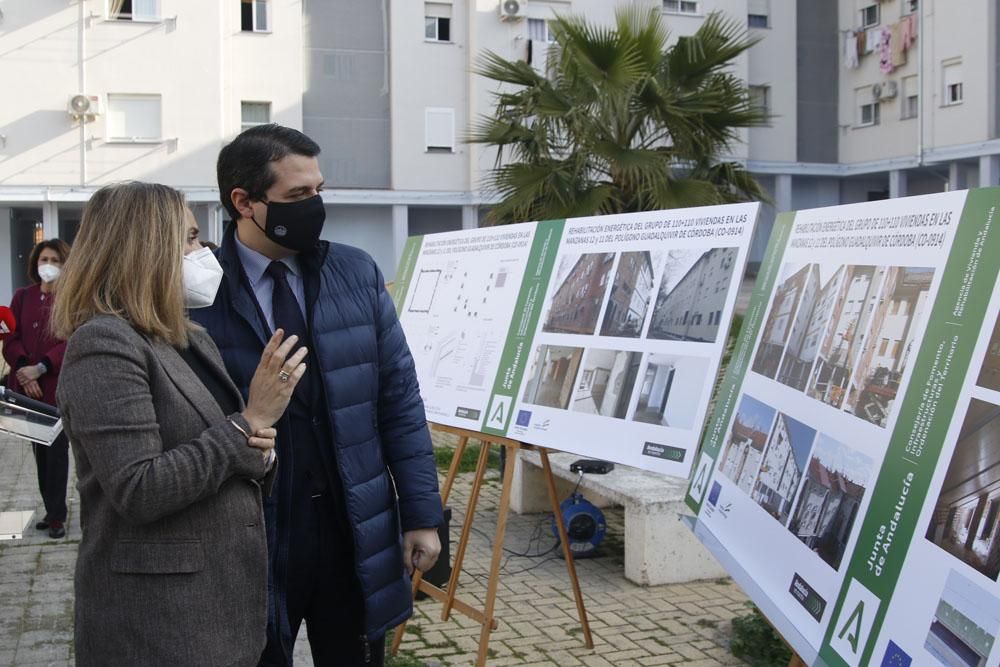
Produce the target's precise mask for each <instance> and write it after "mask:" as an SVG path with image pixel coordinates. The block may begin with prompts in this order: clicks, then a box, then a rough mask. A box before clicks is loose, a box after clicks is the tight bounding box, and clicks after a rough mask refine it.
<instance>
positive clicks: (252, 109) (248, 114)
mask: <svg viewBox="0 0 1000 667" xmlns="http://www.w3.org/2000/svg"><path fill="white" fill-rule="evenodd" d="M270 122H271V103H270V102H240V130H245V129H247V128H248V127H253V126H254V125H265V124H267V123H270Z"/></svg>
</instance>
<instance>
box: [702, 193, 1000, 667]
mask: <svg viewBox="0 0 1000 667" xmlns="http://www.w3.org/2000/svg"><path fill="white" fill-rule="evenodd" d="M997 210H1000V191H998V190H996V189H990V190H981V191H973V192H972V193H971V194H970V193H968V192H952V193H945V194H942V195H928V196H922V197H910V198H904V199H897V200H892V201H884V202H871V203H865V204H854V205H846V206H839V207H833V208H828V209H815V210H810V211H799V212H797V213H791V214H785V215H783V216H782V217H780V218H779V220H778V223H776V226H775V232H774V234H773V235H772V244H771V246H770V247H769V249H768V254H767V256H766V258H765V262H764V264H763V265H762V266H761V271H760V274H759V276H758V285H757V289H756V290H755V293H754V295H753V297H752V298H751V302H750V306H749V310H748V315H747V317H746V320H745V323H744V331H743V333H742V334H741V336H740V340H739V341H738V347H737V350H736V352H735V353H734V355H733V358H734V359H737V360H742V361H737V362H736V363H734V364H733V365H731V367H730V369H729V371H728V373H727V375H726V378H725V379H724V381H723V384H722V387H721V389H720V396H719V399H718V403H717V409H716V411H715V412H714V413H713V416H712V418H711V419H710V421H709V424H708V431H707V435H706V438H705V442H704V443H703V448H702V453H701V455H700V458H699V460H698V462H697V463H696V470H695V472H694V474H693V477H692V484H691V487H690V490H689V505H690V506H691V507H692V509H693V510H695V511H697V513H698V514H697V526H696V533H698V534H699V535H700V536H701V537H702V539H703V540H705V541H706V543H707V544H712V545H716V546H715V548H717V549H720V550H721V551H720V552H719V554H720V557H722V558H723V560H727V559H730V560H729V562H735V563H738V564H739V565H738V567H737V568H736V571H735V572H733V574H734V577H735V578H736V579H737V581H738V582H741V583H742V584H744V585H745V586H746V587H747V589H748V591H751V592H752V596H754V597H755V601H756V602H758V604H759V605H760V606H761V608H762V609H767V610H769V612H770V616H771V617H772V618H771V620H772V622H773V623H774V624H775V625H776V627H778V628H779V630H780V631H782V634H783V635H785V637H786V638H788V639H789V641H792V642H793V647H794V648H795V649H796V651H797V652H798V653H799V654H800V655H802V656H803V657H804V658H806V659H807V661H809V660H814V659H816V657H817V656H820V657H821V658H822V660H823V661H824V663H825V664H837V665H841V664H847V665H861V664H904V665H906V664H911V662H908V661H907V660H908V659H912V664H914V665H917V664H997V661H998V657H997V655H996V652H995V651H993V648H992V647H993V637H995V636H996V632H997V630H998V628H997V627H993V619H1000V616H998V615H996V614H995V613H993V612H992V611H989V610H991V609H994V608H996V607H997V606H996V604H995V602H996V600H997V595H998V589H997V581H996V580H997V573H998V571H1000V538H998V539H996V540H995V541H994V533H995V532H1000V527H998V526H996V524H997V522H998V521H1000V473H997V474H996V475H995V478H994V473H992V472H990V473H988V474H985V475H983V474H980V473H979V472H978V471H981V470H990V461H991V460H992V459H994V458H996V459H997V461H996V463H997V464H998V466H1000V458H998V457H1000V454H998V453H997V452H1000V445H998V443H1000V419H998V416H1000V409H998V408H997V406H998V405H1000V400H997V399H1000V392H997V391H995V390H994V389H991V388H989V387H987V386H981V385H988V384H990V383H991V382H992V381H993V378H995V377H996V374H995V369H996V368H997V349H998V345H997V340H996V335H995V329H996V327H997V314H996V308H997V307H1000V305H997V304H994V305H991V306H990V307H989V312H987V303H988V302H989V301H990V297H991V295H993V294H994V288H995V280H996V276H997V268H996V266H995V265H994V266H990V263H983V262H982V261H981V259H980V258H981V257H983V256H985V255H986V253H987V248H990V249H992V252H994V253H1000V230H996V229H995V228H994V226H993V220H992V217H993V215H994V213H995V212H996V211H997ZM993 256H1000V255H993ZM859 259H860V260H862V261H858V260H859ZM993 264H995V263H993ZM994 301H995V299H994ZM984 318H985V319H984ZM985 320H989V321H985ZM980 325H981V330H980ZM974 347H975V348H976V350H977V351H976V355H975V356H973V355H972V349H973V348H974ZM970 357H972V359H973V363H972V364H971V365H970V364H969V358H970ZM963 364H964V365H963ZM977 382H978V383H979V384H977ZM949 388H950V389H949ZM967 395H968V396H967ZM988 399H992V402H991V401H990V400H988ZM949 401H950V402H952V403H955V404H956V405H955V406H954V407H953V409H950V410H949V408H948V405H949ZM995 419H996V421H995V422H994V420H995ZM993 429H996V430H993ZM952 450H954V451H952ZM987 450H989V451H987ZM948 457H950V459H951V460H950V461H949V460H945V459H946V458H948ZM939 458H940V460H939ZM932 475H933V476H934V479H933V480H932ZM994 485H995V486H994ZM994 500H996V501H997V502H996V504H995V505H994ZM918 514H919V515H920V518H919V520H918V517H917V515H918ZM918 524H919V525H918ZM917 554H922V555H917ZM991 559H992V560H991ZM904 564H905V565H904ZM929 570H931V571H932V573H929ZM956 572H957V574H958V575H960V576H961V577H962V579H956V578H954V577H951V578H949V577H950V575H951V574H952V573H956ZM991 575H992V576H991ZM977 578H978V579H977ZM741 580H742V581H741ZM984 580H985V581H984ZM897 582H898V583H897ZM904 591H905V593H904ZM970 596H971V597H970ZM977 596H978V597H977ZM970 599H972V600H978V601H977V602H970ZM901 600H905V601H901ZM983 601H991V602H989V604H986V603H985V602H983ZM973 607H974V608H976V609H980V610H983V613H972V612H970V608H973ZM918 609H919V610H920V612H919V614H917V613H916V610H918ZM894 619H896V620H894ZM883 622H884V623H885V626H884V627H882V626H881V624H882V623H883ZM897 623H898V625H896V624H897ZM997 625H998V626H1000V620H998V623H997ZM987 626H988V627H987ZM897 628H898V629H897ZM903 628H905V631H904V630H903ZM890 642H893V643H892V644H891V645H890ZM991 656H992V657H991ZM883 659H885V660H889V662H883ZM897 659H899V660H902V662H898V663H897V662H893V661H894V660H897Z"/></svg>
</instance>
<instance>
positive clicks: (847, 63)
mask: <svg viewBox="0 0 1000 667" xmlns="http://www.w3.org/2000/svg"><path fill="white" fill-rule="evenodd" d="M858 53H859V48H858V35H857V33H852V32H849V33H847V35H845V38H844V67H846V68H847V69H857V68H858V66H859V64H860V63H859V61H858Z"/></svg>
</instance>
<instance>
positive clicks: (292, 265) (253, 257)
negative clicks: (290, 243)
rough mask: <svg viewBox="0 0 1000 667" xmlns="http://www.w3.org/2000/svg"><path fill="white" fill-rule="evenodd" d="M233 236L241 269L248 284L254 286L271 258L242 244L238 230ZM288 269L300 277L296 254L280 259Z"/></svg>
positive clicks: (262, 275) (261, 276)
mask: <svg viewBox="0 0 1000 667" xmlns="http://www.w3.org/2000/svg"><path fill="white" fill-rule="evenodd" d="M233 237H234V238H235V239H236V253H237V254H238V255H239V258H240V263H241V264H243V270H244V271H246V274H247V278H248V279H249V280H250V285H251V286H253V287H254V288H256V287H257V284H258V283H259V282H260V281H261V279H262V278H263V277H264V273H265V271H267V267H268V266H270V264H271V261H272V260H271V259H270V258H269V257H267V256H265V255H262V254H260V253H259V252H257V251H256V250H254V249H253V248H250V247H248V246H246V245H244V243H243V241H241V240H240V234H239V231H237V232H236V233H235V234H234V235H233ZM281 261H282V262H283V263H284V264H285V266H287V267H288V270H289V271H291V272H292V274H293V275H295V276H296V277H301V273H300V272H299V262H298V257H297V256H296V255H291V256H290V257H285V258H283V259H282V260H281Z"/></svg>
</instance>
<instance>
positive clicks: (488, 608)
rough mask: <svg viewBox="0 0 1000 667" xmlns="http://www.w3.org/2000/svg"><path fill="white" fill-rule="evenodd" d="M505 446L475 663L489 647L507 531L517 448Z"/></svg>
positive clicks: (481, 660) (478, 663)
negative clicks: (501, 484)
mask: <svg viewBox="0 0 1000 667" xmlns="http://www.w3.org/2000/svg"><path fill="white" fill-rule="evenodd" d="M504 447H506V448H507V465H506V466H504V471H503V487H502V490H501V492H500V505H499V506H498V507H497V530H496V535H495V536H494V537H493V560H492V562H491V563H490V578H489V584H488V585H487V587H486V605H485V608H484V609H483V615H484V617H485V618H484V623H483V629H482V631H481V632H480V633H479V657H478V658H477V659H476V665H478V666H479V667H482V666H483V665H485V664H486V654H487V651H489V648H490V631H491V629H492V624H493V606H494V603H495V602H496V598H497V584H498V583H499V580H500V561H501V560H502V558H503V538H504V534H505V533H506V532H507V511H508V509H509V507H510V487H511V484H512V482H513V481H514V461H515V460H516V457H517V450H518V448H517V447H516V446H514V445H504Z"/></svg>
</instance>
